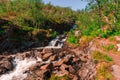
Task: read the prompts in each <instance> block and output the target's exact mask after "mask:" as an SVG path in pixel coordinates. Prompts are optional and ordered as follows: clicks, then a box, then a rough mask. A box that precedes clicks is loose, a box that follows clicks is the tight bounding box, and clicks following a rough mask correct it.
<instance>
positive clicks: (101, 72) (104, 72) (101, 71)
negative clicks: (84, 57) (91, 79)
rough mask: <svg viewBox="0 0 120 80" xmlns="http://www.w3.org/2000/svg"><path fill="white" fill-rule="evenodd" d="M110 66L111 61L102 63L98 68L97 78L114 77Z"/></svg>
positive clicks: (100, 79)
mask: <svg viewBox="0 0 120 80" xmlns="http://www.w3.org/2000/svg"><path fill="white" fill-rule="evenodd" d="M109 67H110V64H109V63H104V64H101V66H100V67H99V68H98V69H97V76H96V78H95V80H110V79H111V78H112V74H111V72H110V69H109Z"/></svg>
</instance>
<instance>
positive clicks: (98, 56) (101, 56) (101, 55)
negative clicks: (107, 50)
mask: <svg viewBox="0 0 120 80" xmlns="http://www.w3.org/2000/svg"><path fill="white" fill-rule="evenodd" d="M92 57H93V59H94V60H97V61H99V62H102V61H105V62H106V61H107V62H111V61H112V58H111V57H109V56H108V55H106V54H104V53H101V52H99V51H94V52H93V53H92Z"/></svg>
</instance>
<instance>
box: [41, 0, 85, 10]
mask: <svg viewBox="0 0 120 80" xmlns="http://www.w3.org/2000/svg"><path fill="white" fill-rule="evenodd" d="M42 1H43V2H44V3H45V4H47V3H49V2H51V4H52V5H55V6H61V7H70V8H71V9H73V10H78V9H80V10H81V9H84V8H85V6H86V5H87V2H85V1H81V0H42Z"/></svg>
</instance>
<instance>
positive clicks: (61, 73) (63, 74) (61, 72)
mask: <svg viewBox="0 0 120 80" xmlns="http://www.w3.org/2000/svg"><path fill="white" fill-rule="evenodd" d="M68 74H69V72H68V71H66V70H64V71H58V72H57V73H56V74H55V76H65V75H68Z"/></svg>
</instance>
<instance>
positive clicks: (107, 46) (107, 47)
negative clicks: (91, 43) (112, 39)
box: [101, 44, 115, 51]
mask: <svg viewBox="0 0 120 80" xmlns="http://www.w3.org/2000/svg"><path fill="white" fill-rule="evenodd" d="M101 48H102V49H103V50H105V51H111V50H112V51H115V45H113V44H109V45H106V46H101Z"/></svg>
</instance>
